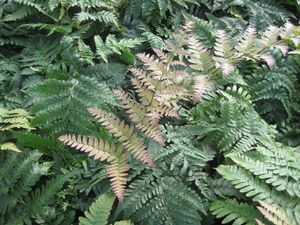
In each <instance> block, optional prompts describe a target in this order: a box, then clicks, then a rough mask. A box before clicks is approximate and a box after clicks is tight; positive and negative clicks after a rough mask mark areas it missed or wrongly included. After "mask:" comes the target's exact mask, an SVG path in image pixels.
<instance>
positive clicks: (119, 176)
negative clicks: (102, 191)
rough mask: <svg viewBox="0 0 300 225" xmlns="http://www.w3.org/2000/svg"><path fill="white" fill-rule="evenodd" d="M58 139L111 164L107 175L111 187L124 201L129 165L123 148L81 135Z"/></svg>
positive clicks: (120, 199) (65, 136) (63, 136)
mask: <svg viewBox="0 0 300 225" xmlns="http://www.w3.org/2000/svg"><path fill="white" fill-rule="evenodd" d="M58 139H59V140H60V141H61V142H63V143H64V144H66V145H68V146H70V147H72V148H76V149H77V150H80V151H82V152H86V153H88V154H89V156H92V157H93V158H94V159H95V160H100V161H107V162H109V166H108V169H107V173H108V177H109V178H110V183H111V187H112V189H113V191H114V193H115V194H116V196H117V197H118V199H119V201H123V196H124V192H125V189H126V183H127V178H126V177H127V175H128V174H127V171H128V165H127V158H126V155H125V151H124V149H123V148H122V146H119V147H116V146H115V145H114V144H111V143H109V142H107V141H104V140H101V139H96V138H94V137H85V136H81V135H79V136H75V135H62V136H60V137H59V138H58Z"/></svg>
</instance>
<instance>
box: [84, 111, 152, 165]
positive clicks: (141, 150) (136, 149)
mask: <svg viewBox="0 0 300 225" xmlns="http://www.w3.org/2000/svg"><path fill="white" fill-rule="evenodd" d="M88 111H89V112H90V114H91V115H92V116H93V117H95V119H96V120H97V121H98V122H100V123H101V124H102V125H103V126H104V127H105V128H107V129H108V130H109V131H110V132H111V133H112V134H113V135H114V136H115V137H116V138H117V139H118V140H119V141H120V142H121V144H122V145H123V146H124V148H125V149H128V151H130V152H131V153H132V154H133V156H134V157H135V158H136V159H137V160H140V161H141V162H143V163H145V164H148V165H149V166H153V161H152V159H151V156H150V154H149V153H148V152H147V150H146V149H147V147H146V146H145V144H144V141H143V139H141V138H140V137H139V136H138V134H137V133H136V132H135V131H134V128H133V127H131V126H128V125H127V124H125V123H124V121H120V120H119V119H118V118H117V117H115V116H113V115H108V114H107V113H105V112H104V111H102V110H100V109H98V108H95V107H94V108H89V109H88Z"/></svg>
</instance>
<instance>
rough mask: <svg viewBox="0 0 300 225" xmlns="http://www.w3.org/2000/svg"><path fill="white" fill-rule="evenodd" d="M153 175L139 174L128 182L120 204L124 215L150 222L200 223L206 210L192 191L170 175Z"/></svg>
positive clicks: (136, 220) (138, 221) (140, 221)
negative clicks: (123, 198) (136, 178)
mask: <svg viewBox="0 0 300 225" xmlns="http://www.w3.org/2000/svg"><path fill="white" fill-rule="evenodd" d="M153 179H154V177H151V176H150V177H147V178H146V177H145V180H143V178H140V179H139V180H136V181H135V182H133V183H132V184H131V185H130V186H129V189H128V190H127V191H126V197H125V201H124V205H123V209H124V213H125V217H126V218H127V217H128V218H129V217H130V218H131V219H132V221H134V222H137V223H144V222H146V223H147V224H151V225H152V224H153V225H154V224H157V223H159V224H161V223H162V224H176V225H177V224H178V225H179V224H199V223H200V221H199V218H201V214H206V212H205V209H204V207H203V203H202V200H201V199H200V198H199V196H198V195H197V194H196V193H195V192H194V191H192V190H191V189H189V188H188V187H187V186H186V185H184V184H183V183H181V182H180V181H178V180H175V179H174V178H172V177H162V178H158V179H157V180H153ZM174 199H176V201H174ZM149 212H151V213H149Z"/></svg>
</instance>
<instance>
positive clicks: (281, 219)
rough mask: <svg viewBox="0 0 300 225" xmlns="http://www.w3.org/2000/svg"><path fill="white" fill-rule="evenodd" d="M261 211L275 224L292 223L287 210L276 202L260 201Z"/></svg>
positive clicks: (286, 224) (290, 224)
mask: <svg viewBox="0 0 300 225" xmlns="http://www.w3.org/2000/svg"><path fill="white" fill-rule="evenodd" d="M259 204H260V206H257V208H258V209H259V211H260V212H261V213H262V214H263V215H264V216H265V217H266V218H267V219H268V220H269V221H271V222H272V223H274V224H275V225H292V223H291V222H290V220H289V218H288V217H287V215H286V213H285V211H284V210H283V209H282V208H280V207H279V206H278V205H276V204H269V203H267V202H265V201H259Z"/></svg>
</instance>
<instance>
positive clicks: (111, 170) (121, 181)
mask: <svg viewBox="0 0 300 225" xmlns="http://www.w3.org/2000/svg"><path fill="white" fill-rule="evenodd" d="M128 170H129V169H128V165H127V161H126V156H125V155H124V154H123V155H121V156H120V157H119V158H118V159H117V160H114V161H112V162H111V163H110V165H109V166H108V168H107V174H108V177H109V178H110V185H111V187H112V190H113V192H114V193H115V194H116V196H117V198H118V199H119V201H120V202H122V201H123V198H124V192H125V189H126V183H127V175H128V173H127V172H128Z"/></svg>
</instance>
